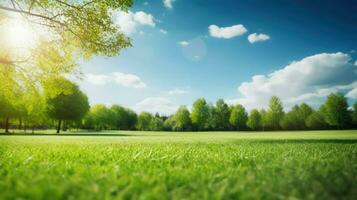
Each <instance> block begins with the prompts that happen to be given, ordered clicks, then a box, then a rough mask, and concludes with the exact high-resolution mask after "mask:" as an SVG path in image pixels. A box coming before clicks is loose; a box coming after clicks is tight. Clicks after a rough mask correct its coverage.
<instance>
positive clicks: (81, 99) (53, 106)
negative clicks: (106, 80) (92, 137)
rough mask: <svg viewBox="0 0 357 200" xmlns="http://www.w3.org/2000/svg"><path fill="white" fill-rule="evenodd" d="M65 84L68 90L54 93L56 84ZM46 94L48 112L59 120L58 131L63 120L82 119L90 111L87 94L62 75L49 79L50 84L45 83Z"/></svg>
mask: <svg viewBox="0 0 357 200" xmlns="http://www.w3.org/2000/svg"><path fill="white" fill-rule="evenodd" d="M60 84H64V85H66V86H68V88H67V89H68V90H65V91H63V92H59V91H57V92H56V93H55V94H54V93H53V91H56V90H54V86H55V85H60ZM44 88H45V95H46V112H47V114H48V115H49V116H50V117H51V118H53V119H56V120H59V124H58V128H57V132H59V129H60V127H61V121H63V120H72V121H75V120H80V119H82V118H83V117H84V116H85V114H86V113H87V112H88V109H89V103H88V98H87V96H86V95H85V94H84V93H83V92H81V91H80V90H79V87H78V86H77V85H75V84H74V83H72V82H70V81H68V80H67V79H65V78H62V77H56V78H54V79H51V80H48V85H45V87H44Z"/></svg>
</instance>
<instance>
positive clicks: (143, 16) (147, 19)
mask: <svg viewBox="0 0 357 200" xmlns="http://www.w3.org/2000/svg"><path fill="white" fill-rule="evenodd" d="M134 20H135V21H136V22H138V23H139V24H142V25H148V26H151V27H155V22H154V17H153V16H152V15H151V14H147V13H145V12H143V11H138V12H136V13H134Z"/></svg>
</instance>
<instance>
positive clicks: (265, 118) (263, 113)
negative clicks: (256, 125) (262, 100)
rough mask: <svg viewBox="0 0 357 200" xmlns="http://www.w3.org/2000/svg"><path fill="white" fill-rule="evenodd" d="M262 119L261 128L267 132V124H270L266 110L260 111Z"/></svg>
mask: <svg viewBox="0 0 357 200" xmlns="http://www.w3.org/2000/svg"><path fill="white" fill-rule="evenodd" d="M259 114H260V117H261V126H262V131H265V129H266V127H267V124H268V119H267V112H266V111H265V110H264V109H261V110H260V111H259Z"/></svg>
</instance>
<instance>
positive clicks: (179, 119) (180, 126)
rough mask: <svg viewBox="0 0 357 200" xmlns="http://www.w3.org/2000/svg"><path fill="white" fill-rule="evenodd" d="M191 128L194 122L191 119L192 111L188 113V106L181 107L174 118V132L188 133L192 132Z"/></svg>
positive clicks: (172, 125)
mask: <svg viewBox="0 0 357 200" xmlns="http://www.w3.org/2000/svg"><path fill="white" fill-rule="evenodd" d="M169 123H170V122H169ZM191 126H192V122H191V118H190V111H188V109H187V108H186V106H180V108H179V109H178V110H177V112H176V113H175V115H174V116H173V117H172V124H171V127H172V130H173V131H188V130H191Z"/></svg>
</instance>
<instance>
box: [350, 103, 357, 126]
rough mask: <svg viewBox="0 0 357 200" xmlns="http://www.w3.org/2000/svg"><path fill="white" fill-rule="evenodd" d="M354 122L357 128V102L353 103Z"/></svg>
mask: <svg viewBox="0 0 357 200" xmlns="http://www.w3.org/2000/svg"><path fill="white" fill-rule="evenodd" d="M351 118H352V124H353V126H354V127H355V128H357V103H355V104H353V111H352V117H351Z"/></svg>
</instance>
